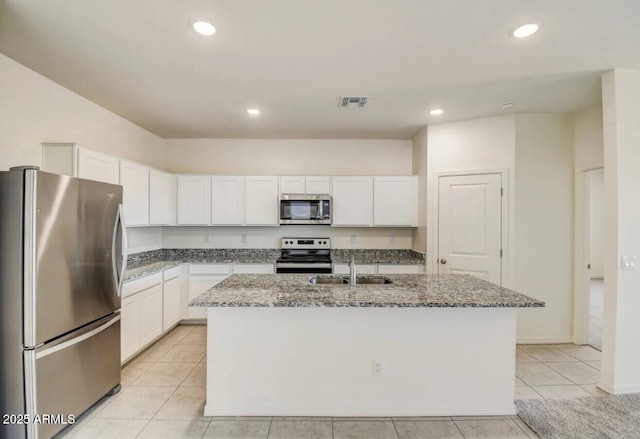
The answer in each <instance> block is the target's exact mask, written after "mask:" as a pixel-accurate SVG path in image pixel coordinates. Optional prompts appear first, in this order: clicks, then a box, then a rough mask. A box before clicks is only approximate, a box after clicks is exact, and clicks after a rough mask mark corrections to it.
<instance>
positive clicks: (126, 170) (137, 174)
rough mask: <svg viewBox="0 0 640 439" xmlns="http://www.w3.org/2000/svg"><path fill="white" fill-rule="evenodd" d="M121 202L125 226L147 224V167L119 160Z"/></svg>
mask: <svg viewBox="0 0 640 439" xmlns="http://www.w3.org/2000/svg"><path fill="white" fill-rule="evenodd" d="M120 184H121V185H122V190H123V194H122V200H123V201H122V203H123V204H124V219H125V224H126V225H127V226H146V225H148V224H149V168H147V167H146V166H142V165H139V164H137V163H132V162H127V161H125V160H120Z"/></svg>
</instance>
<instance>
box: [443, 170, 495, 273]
mask: <svg viewBox="0 0 640 439" xmlns="http://www.w3.org/2000/svg"><path fill="white" fill-rule="evenodd" d="M501 187H502V177H501V175H500V174H478V175H456V176H441V177H439V179H438V254H437V257H438V259H437V265H438V273H458V274H470V275H473V276H477V277H479V278H481V279H484V280H487V281H489V282H493V283H495V284H498V285H500V284H501V277H502V276H501V274H502V270H501V263H500V262H501V248H502V189H501Z"/></svg>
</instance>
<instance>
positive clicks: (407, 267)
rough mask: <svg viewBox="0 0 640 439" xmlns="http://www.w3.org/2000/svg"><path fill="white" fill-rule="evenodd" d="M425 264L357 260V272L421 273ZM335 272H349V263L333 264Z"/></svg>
mask: <svg viewBox="0 0 640 439" xmlns="http://www.w3.org/2000/svg"><path fill="white" fill-rule="evenodd" d="M421 273H424V265H418V264H362V265H358V261H356V274H421ZM333 274H349V265H348V264H333Z"/></svg>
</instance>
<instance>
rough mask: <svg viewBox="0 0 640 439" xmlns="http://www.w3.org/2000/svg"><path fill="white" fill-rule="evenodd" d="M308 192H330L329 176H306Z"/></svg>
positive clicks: (323, 193)
mask: <svg viewBox="0 0 640 439" xmlns="http://www.w3.org/2000/svg"><path fill="white" fill-rule="evenodd" d="M306 191H307V193H308V194H320V195H325V194H331V177H317V176H314V177H306Z"/></svg>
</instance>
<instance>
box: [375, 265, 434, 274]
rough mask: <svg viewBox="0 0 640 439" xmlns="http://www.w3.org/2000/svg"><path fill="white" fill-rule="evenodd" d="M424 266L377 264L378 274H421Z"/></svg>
mask: <svg viewBox="0 0 640 439" xmlns="http://www.w3.org/2000/svg"><path fill="white" fill-rule="evenodd" d="M422 273H424V265H418V264H404V265H403V264H379V265H378V274H422Z"/></svg>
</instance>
